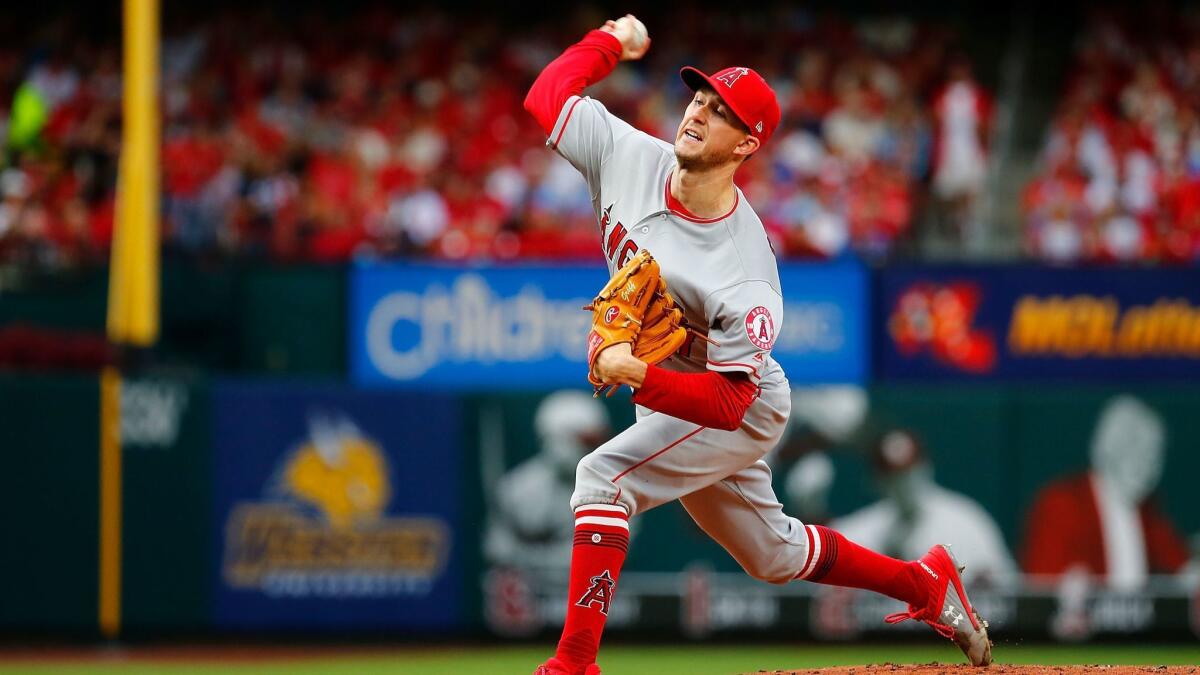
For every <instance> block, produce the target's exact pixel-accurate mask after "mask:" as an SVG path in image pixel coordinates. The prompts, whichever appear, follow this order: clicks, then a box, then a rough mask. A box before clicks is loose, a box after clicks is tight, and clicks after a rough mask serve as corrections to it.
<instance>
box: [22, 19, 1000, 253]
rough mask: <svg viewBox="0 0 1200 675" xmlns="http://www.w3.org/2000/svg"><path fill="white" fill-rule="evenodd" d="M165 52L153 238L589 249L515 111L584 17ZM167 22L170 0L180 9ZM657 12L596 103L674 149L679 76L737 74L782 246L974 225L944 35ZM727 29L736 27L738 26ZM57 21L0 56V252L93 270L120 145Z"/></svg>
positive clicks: (263, 36) (271, 247)
mask: <svg viewBox="0 0 1200 675" xmlns="http://www.w3.org/2000/svg"><path fill="white" fill-rule="evenodd" d="M171 11H172V10H171V8H168V15H167V17H166V21H165V26H164V34H163V44H162V108H163V120H162V137H163V146H162V170H163V171H162V193H163V216H164V218H163V226H164V243H165V245H166V246H167V247H168V248H169V249H171V250H174V251H179V252H182V253H185V254H190V255H197V256H230V255H234V256H248V257H256V258H264V259H271V260H280V261H341V260H346V259H349V258H352V257H361V256H383V257H392V256H425V257H433V258H439V259H477V258H486V259H510V258H556V259H573V258H591V257H597V256H598V255H599V247H598V246H597V245H596V241H595V235H594V232H595V229H594V228H595V218H594V215H593V213H592V207H591V203H590V200H589V198H588V194H587V188H586V186H585V185H584V184H583V182H582V180H581V179H580V178H579V177H578V175H577V174H576V173H575V171H574V170H573V169H572V168H571V167H570V166H569V165H567V164H566V162H565V161H563V160H561V159H560V158H558V157H557V156H556V155H555V154H553V153H552V152H549V151H547V150H546V149H545V148H544V140H545V139H544V136H543V134H542V132H541V130H540V129H539V128H538V126H537V125H536V123H534V121H533V120H532V119H531V118H530V117H529V116H528V115H527V114H526V113H525V111H524V110H523V109H522V101H523V98H524V94H525V91H526V90H527V88H528V86H529V84H530V83H531V82H532V81H533V79H534V77H536V75H537V73H538V72H539V71H540V69H541V68H542V66H544V65H545V64H546V63H547V62H549V61H550V60H551V59H552V58H554V57H555V56H556V55H557V54H558V53H559V52H561V50H563V49H564V48H566V47H567V46H568V45H569V44H571V43H572V42H573V41H574V40H577V39H579V37H581V36H582V35H583V34H584V33H585V32H586V30H587V29H588V28H590V27H595V26H598V25H600V24H601V23H602V22H603V20H604V19H605V18H607V17H604V16H602V15H600V14H594V13H589V12H588V11H586V10H580V11H579V12H577V14H576V15H575V16H574V17H573V18H572V19H571V20H569V21H564V20H562V19H559V20H556V21H554V22H552V23H551V22H545V23H541V24H537V23H534V24H527V23H522V24H521V25H520V27H519V28H514V27H513V26H506V25H503V24H502V23H498V21H502V20H501V19H498V18H497V17H495V16H472V15H468V14H456V15H451V14H447V13H443V12H440V11H431V10H411V11H410V10H402V11H399V12H398V11H395V10H389V9H362V10H354V11H353V12H350V13H346V14H343V15H329V14H313V13H306V12H302V11H297V12H296V13H295V14H293V15H289V16H286V17H283V16H279V15H277V14H272V13H270V12H267V11H260V10H239V9H233V10H229V9H226V10H213V11H211V12H208V13H206V14H203V15H200V16H199V17H198V18H184V17H174V18H172V15H171ZM179 11H182V10H179ZM655 18H656V17H653V16H647V17H646V19H647V23H648V25H649V26H650V30H651V34H652V37H653V39H654V46H653V49H652V50H651V52H650V55H649V56H648V58H647V60H646V61H645V62H641V63H637V64H631V65H625V66H622V67H621V68H619V69H618V71H617V72H616V73H614V74H613V75H612V76H611V77H610V78H609V79H607V80H606V81H605V82H603V83H602V84H601V85H599V86H597V87H595V88H594V90H593V91H591V92H590V93H591V94H592V95H594V96H596V97H597V98H600V99H601V100H603V101H604V102H605V103H606V104H607V105H608V106H609V107H610V109H611V110H613V111H614V112H615V113H616V114H618V115H621V116H623V117H624V118H625V119H627V120H630V121H631V122H633V123H634V124H636V125H637V126H639V127H640V128H642V129H644V130H646V131H648V132H650V133H653V134H655V135H658V136H660V137H664V138H673V137H674V133H675V129H676V125H677V124H678V122H679V119H680V115H681V114H682V110H683V108H684V106H685V104H686V101H687V93H686V92H685V91H684V88H683V86H682V84H681V83H680V82H679V80H678V77H677V76H676V72H677V70H678V68H679V67H680V66H681V65H684V64H693V65H697V66H699V67H701V68H704V69H717V68H720V67H723V66H725V65H728V64H730V63H746V64H749V65H753V66H754V67H756V68H757V69H759V70H760V71H761V72H762V73H763V74H764V75H765V76H766V77H767V79H768V80H769V81H770V82H771V83H772V84H773V85H774V86H775V88H776V90H777V92H778V94H779V96H780V100H781V104H782V106H783V109H784V126H783V127H782V128H781V129H780V131H779V132H778V133H777V134H776V136H775V139H774V140H773V142H772V143H771V145H770V146H769V147H767V148H766V149H765V150H766V152H765V156H764V157H762V158H755V160H754V161H752V162H749V163H747V165H746V166H745V167H744V168H743V170H742V171H741V172H740V173H739V176H738V179H737V180H738V182H739V184H740V185H741V186H742V188H743V190H744V191H745V192H746V193H747V195H748V197H749V198H750V199H751V201H752V202H753V203H754V204H755V207H756V209H757V211H758V213H759V214H760V216H762V218H763V220H764V222H765V224H766V226H767V228H768V230H769V232H770V234H771V236H772V238H773V241H774V243H775V246H776V250H777V251H778V252H779V253H780V254H781V255H786V256H821V257H835V256H839V255H844V254H847V253H848V252H851V251H854V252H857V253H859V254H862V255H864V256H867V257H872V258H879V257H883V256H887V255H888V254H889V253H891V252H892V251H893V250H895V249H896V248H897V247H898V246H901V245H903V244H904V243H905V242H906V241H909V240H910V239H911V230H912V227H913V222H914V220H915V217H916V214H917V213H919V212H920V211H921V209H923V208H924V207H925V205H926V203H927V202H928V201H929V200H930V199H933V200H936V201H940V202H942V203H944V204H946V205H948V206H949V208H950V209H952V210H954V209H960V210H962V211H963V213H966V212H967V209H969V207H970V204H971V202H972V201H973V199H974V197H975V195H976V194H977V193H978V192H979V190H980V189H981V187H982V182H983V178H984V173H985V166H986V146H985V143H984V139H986V136H987V133H986V131H987V125H988V118H989V115H990V112H989V111H990V105H991V104H990V101H989V99H988V96H987V94H986V93H984V91H983V90H982V89H981V88H980V86H979V85H978V84H976V82H975V80H974V78H973V76H972V73H971V65H970V63H969V62H968V61H967V60H966V59H965V58H964V57H963V56H961V54H959V53H958V52H957V51H955V50H956V40H957V37H956V35H955V34H954V33H953V32H952V31H950V30H948V29H945V28H942V27H939V26H936V25H929V24H922V23H917V22H914V21H913V20H911V19H907V18H898V17H892V18H874V19H855V20H850V19H847V18H846V17H840V16H836V15H834V16H829V15H825V14H820V15H816V14H810V13H807V12H805V11H802V10H792V9H787V10H779V11H777V12H755V13H746V14H741V13H739V14H734V13H721V12H713V11H711V10H704V11H699V10H683V11H673V12H672V14H671V18H670V24H669V28H670V29H669V30H667V29H666V23H665V20H664V21H660V23H659V25H660V26H662V29H661V30H656V26H655V21H654V20H655ZM733 28H736V30H731V29H733ZM90 34H91V33H90V32H89V30H88V26H86V25H79V24H78V23H73V22H72V21H71V20H70V19H69V18H64V19H62V20H60V21H58V22H56V23H54V24H53V25H52V26H50V27H49V28H48V29H46V30H43V31H40V32H38V33H36V34H31V36H30V37H28V39H26V40H25V41H24V42H23V41H21V40H16V41H12V42H8V43H6V44H0V137H2V138H4V139H6V153H5V162H4V164H3V167H2V168H0V260H7V261H19V262H30V263H36V264H43V265H48V266H61V265H71V264H75V263H80V262H89V261H99V260H103V259H104V257H105V255H106V253H105V251H106V249H107V247H108V243H109V240H110V238H111V234H112V224H113V211H114V192H115V188H116V182H117V170H116V168H117V157H118V155H119V147H120V143H119V140H120V117H121V109H120V92H121V72H120V51H119V41H118V40H117V39H116V37H115V35H114V36H113V37H112V38H111V39H109V40H103V39H96V38H90V37H89V35H90Z"/></svg>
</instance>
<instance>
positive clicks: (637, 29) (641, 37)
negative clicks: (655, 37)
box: [629, 16, 650, 49]
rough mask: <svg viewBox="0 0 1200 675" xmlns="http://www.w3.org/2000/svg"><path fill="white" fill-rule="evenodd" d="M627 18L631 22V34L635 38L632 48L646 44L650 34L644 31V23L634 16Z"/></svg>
mask: <svg viewBox="0 0 1200 675" xmlns="http://www.w3.org/2000/svg"><path fill="white" fill-rule="evenodd" d="M629 20H630V21H632V22H633V34H634V36H635V38H636V40H637V41H636V42H635V43H634V45H633V47H634V49H641V48H643V47H645V46H646V40H648V39H650V34H649V33H647V32H646V24H644V23H642V22H641V21H640V20H638V18H637V17H635V16H630V17H629Z"/></svg>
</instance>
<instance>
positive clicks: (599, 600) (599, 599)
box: [575, 570, 617, 616]
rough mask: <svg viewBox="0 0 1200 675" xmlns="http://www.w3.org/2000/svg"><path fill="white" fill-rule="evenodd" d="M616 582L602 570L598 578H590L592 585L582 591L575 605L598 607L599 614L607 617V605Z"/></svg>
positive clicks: (606, 571) (610, 600)
mask: <svg viewBox="0 0 1200 675" xmlns="http://www.w3.org/2000/svg"><path fill="white" fill-rule="evenodd" d="M616 585H617V582H615V581H613V578H612V575H611V574H609V573H608V570H604V571H603V572H601V573H600V575H599V576H594V577H592V585H591V586H588V589H587V590H586V591H584V593H583V597H582V598H579V601H578V602H576V603H575V605H576V606H577V607H591V606H592V605H593V604H598V605H600V607H599V609H600V613H601V614H603V615H604V616H608V605H609V603H610V602H612V593H613V588H614V587H616Z"/></svg>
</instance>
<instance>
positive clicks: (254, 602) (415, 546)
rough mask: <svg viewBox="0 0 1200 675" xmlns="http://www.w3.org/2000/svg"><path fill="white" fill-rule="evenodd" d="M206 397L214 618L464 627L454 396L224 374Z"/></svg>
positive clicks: (243, 624) (224, 622) (234, 622)
mask: <svg viewBox="0 0 1200 675" xmlns="http://www.w3.org/2000/svg"><path fill="white" fill-rule="evenodd" d="M213 405H214V414H213V417H214V433H213V440H214V445H215V459H216V466H215V469H216V472H215V486H214V488H215V489H214V496H215V499H214V504H213V508H214V515H215V523H216V524H217V531H216V533H215V534H216V547H215V550H216V551H218V552H219V554H220V555H219V558H218V560H217V561H216V564H215V565H214V574H213V584H214V594H213V602H214V621H215V623H216V625H217V626H218V627H222V628H261V629H291V628H298V629H303V628H335V629H336V628H371V629H393V628H408V629H421V630H426V629H429V630H436V629H445V628H453V627H457V626H459V625H460V622H461V621H462V620H463V619H462V615H461V593H462V581H463V580H462V571H461V565H462V562H461V558H462V554H461V549H462V545H461V543H460V542H458V541H456V537H457V536H459V534H460V528H459V525H460V513H459V509H460V508H461V507H460V502H461V494H460V493H459V480H460V470H459V458H460V456H461V454H462V452H461V448H460V447H459V445H460V441H461V439H460V429H461V421H462V420H461V417H462V416H461V412H460V409H459V405H458V403H457V401H456V400H455V399H453V398H451V397H449V396H439V395H436V394H421V395H416V394H411V393H402V392H378V391H377V392H365V391H360V390H354V389H351V388H349V387H335V386H327V387H305V386H300V385H297V384H295V383H287V384H258V383H243V382H222V383H220V384H219V385H218V386H216V387H215V388H214V403H213Z"/></svg>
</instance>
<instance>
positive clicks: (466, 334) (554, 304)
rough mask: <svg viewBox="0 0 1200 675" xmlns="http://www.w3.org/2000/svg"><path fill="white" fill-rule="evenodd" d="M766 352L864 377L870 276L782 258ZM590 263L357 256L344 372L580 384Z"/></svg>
mask: <svg viewBox="0 0 1200 675" xmlns="http://www.w3.org/2000/svg"><path fill="white" fill-rule="evenodd" d="M779 272H780V279H781V283H782V284H783V292H784V321H783V328H782V330H781V331H780V333H779V337H778V338H777V340H776V343H775V348H774V350H773V351H772V356H774V358H775V359H776V360H778V361H779V363H780V364H781V365H782V366H783V368H784V370H785V371H786V372H787V374H788V377H789V379H791V381H792V382H802V383H803V382H808V383H814V382H847V381H854V382H857V381H862V380H863V379H864V378H865V376H866V372H867V362H866V358H867V351H868V350H867V344H868V343H867V340H868V336H869V334H870V333H869V330H868V327H867V294H868V290H869V289H868V281H867V279H868V277H867V273H866V271H865V270H864V269H863V267H862V266H861V265H860V264H859V263H857V262H854V261H843V262H835V263H821V264H791V265H783V266H780V270H779ZM607 279H608V275H607V272H606V270H605V269H604V268H603V267H600V266H594V267H591V266H589V267H552V266H520V267H481V268H452V267H438V266H432V265H405V264H372V263H367V264H360V265H358V266H356V267H355V268H354V270H353V272H352V276H351V281H350V300H349V308H350V309H349V320H350V330H349V336H350V340H349V349H350V354H349V361H350V372H351V377H352V378H353V379H354V381H355V382H356V383H358V384H362V385H368V386H404V385H414V386H420V387H421V388H423V389H428V388H431V387H432V388H444V389H456V390H462V389H489V390H496V389H546V388H553V387H578V386H582V383H583V382H584V378H585V373H586V365H585V356H586V354H587V346H586V343H587V334H588V330H589V328H590V326H591V314H590V313H588V312H585V311H582V310H581V309H580V308H581V307H582V306H583V305H586V304H587V303H588V302H589V301H590V300H591V298H592V296H593V295H595V293H596V291H597V290H599V289H600V288H601V287H602V286H603V285H604V283H605V281H607Z"/></svg>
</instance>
